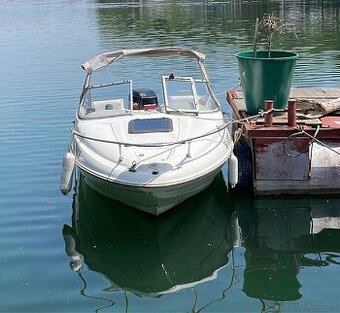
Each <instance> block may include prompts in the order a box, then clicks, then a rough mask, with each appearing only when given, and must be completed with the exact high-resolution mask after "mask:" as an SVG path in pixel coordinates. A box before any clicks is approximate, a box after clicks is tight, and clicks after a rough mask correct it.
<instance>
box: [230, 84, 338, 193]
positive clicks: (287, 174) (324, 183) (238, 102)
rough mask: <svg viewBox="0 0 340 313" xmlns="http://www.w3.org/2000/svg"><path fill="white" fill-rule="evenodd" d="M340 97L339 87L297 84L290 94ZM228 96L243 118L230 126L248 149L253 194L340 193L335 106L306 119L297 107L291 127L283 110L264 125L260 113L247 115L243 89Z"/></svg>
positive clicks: (293, 96) (235, 114)
mask: <svg viewBox="0 0 340 313" xmlns="http://www.w3.org/2000/svg"><path fill="white" fill-rule="evenodd" d="M339 97H340V88H296V89H292V91H291V95H290V98H291V99H314V100H317V101H320V102H327V101H330V100H332V99H337V98H339ZM227 101H228V103H229V104H230V106H231V108H232V110H233V118H234V119H236V120H240V119H242V120H243V121H242V122H239V123H237V124H236V125H237V126H236V127H235V126H234V128H233V130H234V131H236V130H237V129H241V130H242V135H243V139H245V140H243V144H244V143H247V145H248V146H249V147H250V149H251V155H252V186H250V187H251V188H252V189H253V191H254V193H255V194H262V195H263V194H264V195H266V194H267V195H272V194H335V193H336V194H340V112H339V111H335V112H332V113H331V114H327V115H325V116H320V117H316V118H306V116H304V115H303V114H300V113H301V112H299V108H297V109H296V112H295V113H296V125H295V126H289V125H288V112H287V111H285V112H274V113H273V116H272V123H271V124H270V126H266V125H265V121H264V117H258V118H256V119H250V118H251V117H250V116H249V115H248V114H247V112H246V106H245V102H244V97H243V93H242V91H240V90H230V91H228V93H227ZM248 118H249V119H248ZM244 119H245V121H244ZM247 119H248V120H247Z"/></svg>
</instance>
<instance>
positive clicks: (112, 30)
mask: <svg viewBox="0 0 340 313" xmlns="http://www.w3.org/2000/svg"><path fill="white" fill-rule="evenodd" d="M339 11H340V4H339V2H338V1H330V0H329V1H327V0H324V1H322V2H320V1H303V0H300V1H293V0H291V1H246V0H244V1H242V0H231V1H193V0H191V1H189V0H185V1H183V0H182V1H176V0H173V1H160V0H159V1H156V0H154V1H152V0H149V1H147V0H145V1H114V0H112V1H94V0H93V1H92V0H76V1H66V0H58V1H55V0H51V1H39V0H28V1H19V0H15V1H13V0H11V1H9V0H4V1H2V2H1V6H0V14H1V20H0V25H1V27H0V38H1V40H0V57H1V60H2V61H1V62H0V70H1V87H0V90H1V104H0V109H1V117H2V122H1V123H0V145H1V149H0V164H1V165H0V277H1V279H0V292H1V297H0V311H1V312H94V311H100V312H263V311H266V312H280V311H282V312H338V311H340V302H339V300H338V286H339V278H338V277H339V262H340V260H339V255H340V254H339V249H340V248H339V247H340V242H339V240H340V234H339V229H340V225H339V217H340V215H339V214H340V212H339V208H340V206H339V200H340V199H338V198H334V197H332V198H330V197H322V198H319V197H318V198H315V197H314V198H304V197H301V198H298V199H296V198H294V199H292V200H290V199H276V198H264V199H263V198H255V199H254V198H252V197H251V196H249V195H247V194H228V193H227V191H226V189H225V186H224V185H223V181H221V179H220V178H219V179H217V180H216V181H215V182H214V184H213V185H212V186H211V188H209V189H208V190H207V191H206V192H204V193H203V194H200V195H198V196H197V197H195V198H193V199H190V200H189V201H187V202H185V203H184V204H183V205H181V206H180V207H179V208H177V209H176V210H174V211H173V212H170V213H169V214H167V215H165V216H164V217H161V218H160V219H154V218H151V217H146V216H144V215H142V214H139V213H136V212H134V211H131V210H130V209H129V208H126V207H125V206H123V205H121V204H117V203H115V202H112V201H110V200H108V199H105V198H103V197H101V196H100V195H98V194H96V193H94V192H93V191H92V190H91V189H89V187H88V186H87V185H86V183H84V182H82V181H81V180H80V181H78V184H77V188H76V189H75V190H74V191H73V192H72V193H71V194H70V195H69V196H66V197H63V196H61V194H60V191H59V174H60V164H61V159H62V155H63V153H64V152H65V151H66V149H67V144H68V140H69V128H68V127H69V121H71V120H72V119H73V116H74V112H75V109H76V105H77V102H78V99H79V93H80V90H81V84H82V79H83V74H84V73H83V71H82V70H81V68H80V64H81V63H82V62H84V61H86V60H87V59H88V58H90V57H92V56H94V55H96V54H97V53H100V52H102V51H109V50H116V49H123V48H137V47H151V46H168V45H179V46H185V47H190V48H193V49H196V50H199V51H203V52H205V53H206V55H207V61H206V66H207V69H208V74H209V77H210V78H211V81H212V84H213V86H214V89H215V91H216V93H217V94H218V96H219V99H220V100H221V101H222V102H223V105H224V110H225V111H227V112H228V111H229V108H228V107H227V105H226V103H225V100H224V96H225V91H226V90H228V89H229V88H233V87H235V86H237V85H238V73H237V63H236V59H235V56H234V55H235V53H236V51H238V50H240V49H250V48H251V44H252V40H253V39H252V38H253V24H254V20H255V18H256V17H257V16H261V15H262V13H274V14H276V15H277V16H279V17H280V18H283V19H285V20H286V21H289V22H294V23H295V24H296V35H297V38H296V37H295V36H284V37H281V38H278V40H277V41H276V47H277V48H278V49H291V50H295V51H297V52H299V54H300V56H301V57H300V59H299V61H298V63H297V68H296V72H295V76H294V80H293V85H294V86H306V87H310V86H318V87H320V86H321V87H322V86H324V87H339V86H340V69H339V67H340V46H339V45H340V38H339V37H340V30H339V27H340V26H339V25H340V23H339ZM136 66H138V64H136ZM155 70H157V69H156V68H155ZM145 87H148V86H145ZM77 217H79V218H78V219H77ZM64 225H67V226H64ZM70 242H71V247H72V243H74V245H75V246H74V247H73V249H71V248H70V246H69V244H70ZM65 243H66V247H65ZM65 248H66V251H65ZM72 257H73V258H74V260H73V261H72ZM77 257H79V258H77ZM77 260H78V261H79V260H81V261H80V263H77V262H75V261H77ZM70 262H72V264H71V265H72V266H71V268H70V264H69V263H70Z"/></svg>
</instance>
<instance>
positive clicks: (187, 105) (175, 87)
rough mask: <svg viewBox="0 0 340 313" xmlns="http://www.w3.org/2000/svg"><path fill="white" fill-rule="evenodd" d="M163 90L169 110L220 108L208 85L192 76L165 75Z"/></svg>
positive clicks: (192, 110) (193, 110)
mask: <svg viewBox="0 0 340 313" xmlns="http://www.w3.org/2000/svg"><path fill="white" fill-rule="evenodd" d="M162 81H163V92H164V99H165V106H166V109H167V111H168V112H171V111H182V112H189V113H190V112H192V113H198V112H209V111H213V110H217V109H218V108H219V105H218V103H217V102H216V101H215V100H214V99H213V98H212V97H211V95H210V93H209V89H208V86H207V84H206V82H205V81H203V80H201V79H194V78H192V77H175V76H172V75H170V76H163V77H162Z"/></svg>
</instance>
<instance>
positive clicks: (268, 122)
mask: <svg viewBox="0 0 340 313" xmlns="http://www.w3.org/2000/svg"><path fill="white" fill-rule="evenodd" d="M273 103H274V101H272V100H266V101H265V102H264V110H265V111H269V110H272V109H273ZM264 126H267V127H271V126H273V111H271V112H270V113H267V114H266V115H265V116H264Z"/></svg>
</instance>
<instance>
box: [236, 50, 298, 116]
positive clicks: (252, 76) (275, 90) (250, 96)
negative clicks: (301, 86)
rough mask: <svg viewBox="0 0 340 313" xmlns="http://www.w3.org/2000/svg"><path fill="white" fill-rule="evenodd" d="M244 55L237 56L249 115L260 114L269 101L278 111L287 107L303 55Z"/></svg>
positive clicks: (261, 52) (292, 53)
mask: <svg viewBox="0 0 340 313" xmlns="http://www.w3.org/2000/svg"><path fill="white" fill-rule="evenodd" d="M253 55H254V53H253V51H242V52H238V53H237V54H236V57H237V59H238V66H239V72H240V79H241V86H242V90H243V93H244V98H245V102H246V108H247V112H248V114H250V115H253V114H257V113H258V112H259V110H260V109H263V108H264V101H265V100H273V101H274V108H276V109H285V108H286V107H287V103H288V98H289V93H290V88H291V83H292V79H293V73H294V67H295V63H296V60H297V58H298V57H299V55H298V54H297V53H295V52H286V51H271V54H270V55H271V57H270V58H268V51H257V53H256V57H254V56H253Z"/></svg>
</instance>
